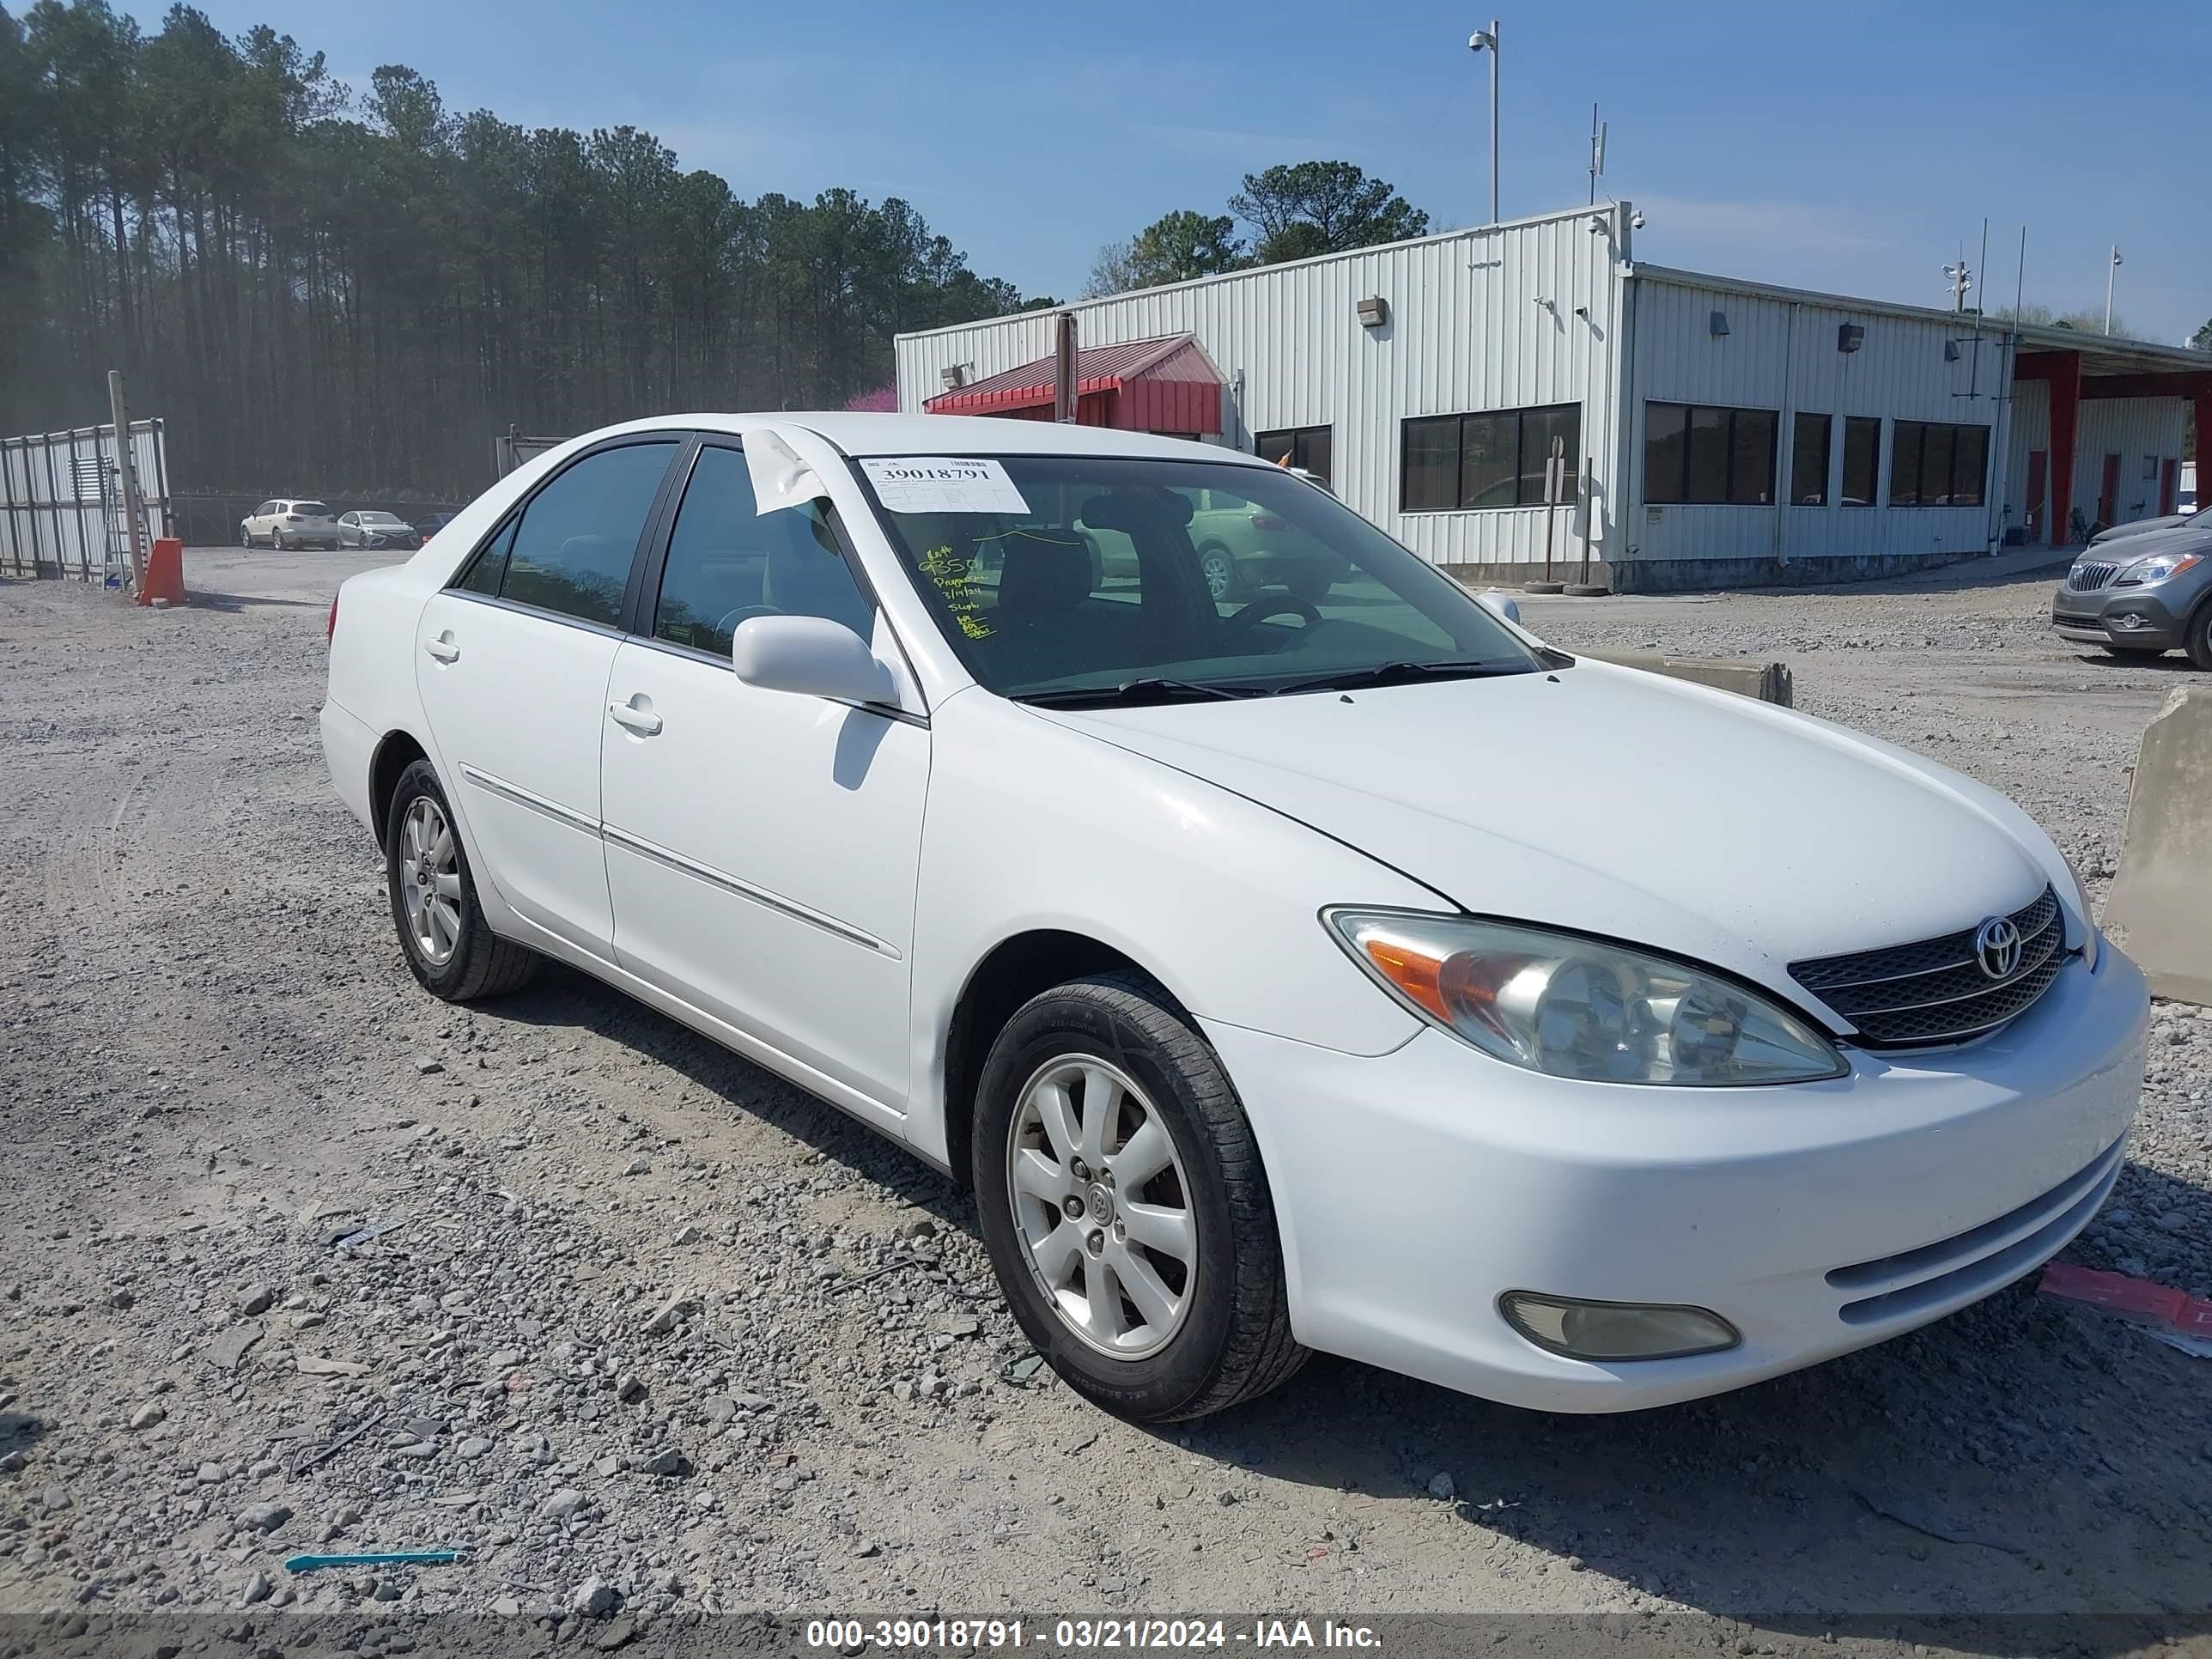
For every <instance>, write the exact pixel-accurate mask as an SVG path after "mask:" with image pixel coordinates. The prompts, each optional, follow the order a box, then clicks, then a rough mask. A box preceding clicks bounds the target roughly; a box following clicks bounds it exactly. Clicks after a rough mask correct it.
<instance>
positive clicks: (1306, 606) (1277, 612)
mask: <svg viewBox="0 0 2212 1659" xmlns="http://www.w3.org/2000/svg"><path fill="white" fill-rule="evenodd" d="M1268 617H1300V618H1302V619H1303V620H1304V623H1305V625H1306V626H1307V627H1309V628H1311V627H1312V626H1313V625H1314V624H1315V623H1317V622H1319V621H1320V620H1321V619H1322V616H1321V612H1320V611H1316V609H1315V608H1314V607H1313V605H1311V604H1310V603H1309V602H1308V601H1306V600H1304V599H1300V598H1299V597H1298V596H1297V594H1295V593H1290V592H1273V591H1270V592H1265V593H1262V594H1261V595H1260V597H1259V598H1258V599H1255V600H1253V601H1252V602H1251V604H1249V605H1244V606H1243V607H1241V608H1240V609H1238V610H1237V611H1236V613H1235V614H1234V615H1231V616H1228V617H1223V618H1222V626H1223V627H1225V628H1250V627H1253V626H1255V625H1256V624H1257V623H1263V622H1265V621H1267V618H1268Z"/></svg>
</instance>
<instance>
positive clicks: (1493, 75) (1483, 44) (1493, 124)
mask: <svg viewBox="0 0 2212 1659" xmlns="http://www.w3.org/2000/svg"><path fill="white" fill-rule="evenodd" d="M1467 49H1468V51H1469V52H1488V53H1489V54H1490V222H1491V223H1492V224H1493V225H1494V224H1496V223H1497V222H1498V20H1497V19H1496V18H1494V17H1493V18H1492V19H1491V20H1490V27H1488V28H1486V29H1477V30H1476V31H1475V32H1474V33H1473V34H1470V35H1469V36H1468V38H1467Z"/></svg>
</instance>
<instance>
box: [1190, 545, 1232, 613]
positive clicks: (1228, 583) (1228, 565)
mask: <svg viewBox="0 0 2212 1659" xmlns="http://www.w3.org/2000/svg"><path fill="white" fill-rule="evenodd" d="M1198 574H1200V575H1201V576H1203V577H1205V578H1206V592H1208V593H1210V594H1212V596H1213V599H1214V601H1215V603H1217V604H1218V603H1219V602H1220V601H1221V600H1223V599H1235V598H1236V597H1237V592H1238V591H1239V590H1240V589H1241V588H1242V587H1243V582H1241V581H1239V580H1237V558H1236V556H1235V555H1234V554H1232V553H1231V552H1230V550H1228V549H1227V548H1225V547H1224V546H1222V545H1221V544H1220V543H1218V542H1213V543H1211V544H1208V545H1206V546H1205V547H1201V548H1200V549H1199V550H1198Z"/></svg>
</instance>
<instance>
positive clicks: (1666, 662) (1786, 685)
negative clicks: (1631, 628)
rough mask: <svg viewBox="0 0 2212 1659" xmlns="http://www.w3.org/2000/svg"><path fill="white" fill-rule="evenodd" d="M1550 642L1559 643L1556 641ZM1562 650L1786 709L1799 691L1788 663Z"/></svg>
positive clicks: (1656, 653) (1639, 652)
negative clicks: (1737, 694)
mask: <svg viewBox="0 0 2212 1659" xmlns="http://www.w3.org/2000/svg"><path fill="white" fill-rule="evenodd" d="M1551 643H1552V644H1554V645H1559V641H1556V640H1554V641H1551ZM1559 649H1560V650H1562V651H1565V652H1567V653H1569V654H1570V655H1572V656H1577V657H1588V658H1589V659H1591V660H1592V661H1594V662H1609V663H1613V664H1616V665H1619V666H1620V667H1622V668H1640V669H1642V670H1643V671H1644V672H1645V673H1647V674H1665V675H1667V676H1668V677H1669V678H1674V679H1678V680H1694V681H1696V682H1697V684H1699V685H1711V686H1716V687H1717V688H1718V689H1719V690H1723V691H1735V692H1737V693H1739V694H1741V696H1747V697H1756V698H1758V699H1759V701H1760V702H1773V703H1779V704H1781V705H1782V707H1783V708H1795V707H1796V689H1795V687H1794V685H1793V684H1792V683H1791V680H1790V665H1789V664H1788V663H1786V662H1753V661H1751V660H1748V659H1745V658H1741V657H1668V656H1662V655H1661V654H1660V653H1658V652H1656V651H1578V650H1577V649H1576V648H1575V647H1572V646H1571V645H1559Z"/></svg>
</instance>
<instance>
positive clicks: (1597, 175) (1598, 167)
mask: <svg viewBox="0 0 2212 1659" xmlns="http://www.w3.org/2000/svg"><path fill="white" fill-rule="evenodd" d="M1606 126H1607V123H1605V122H1603V121H1601V120H1599V119H1598V118H1597V106H1596V105H1595V104H1592V105H1591V106H1590V159H1589V180H1590V193H1589V198H1590V205H1591V206H1592V207H1595V206H1596V205H1597V181H1598V180H1599V179H1601V178H1602V177H1603V176H1604V173H1605V132H1606Z"/></svg>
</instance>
